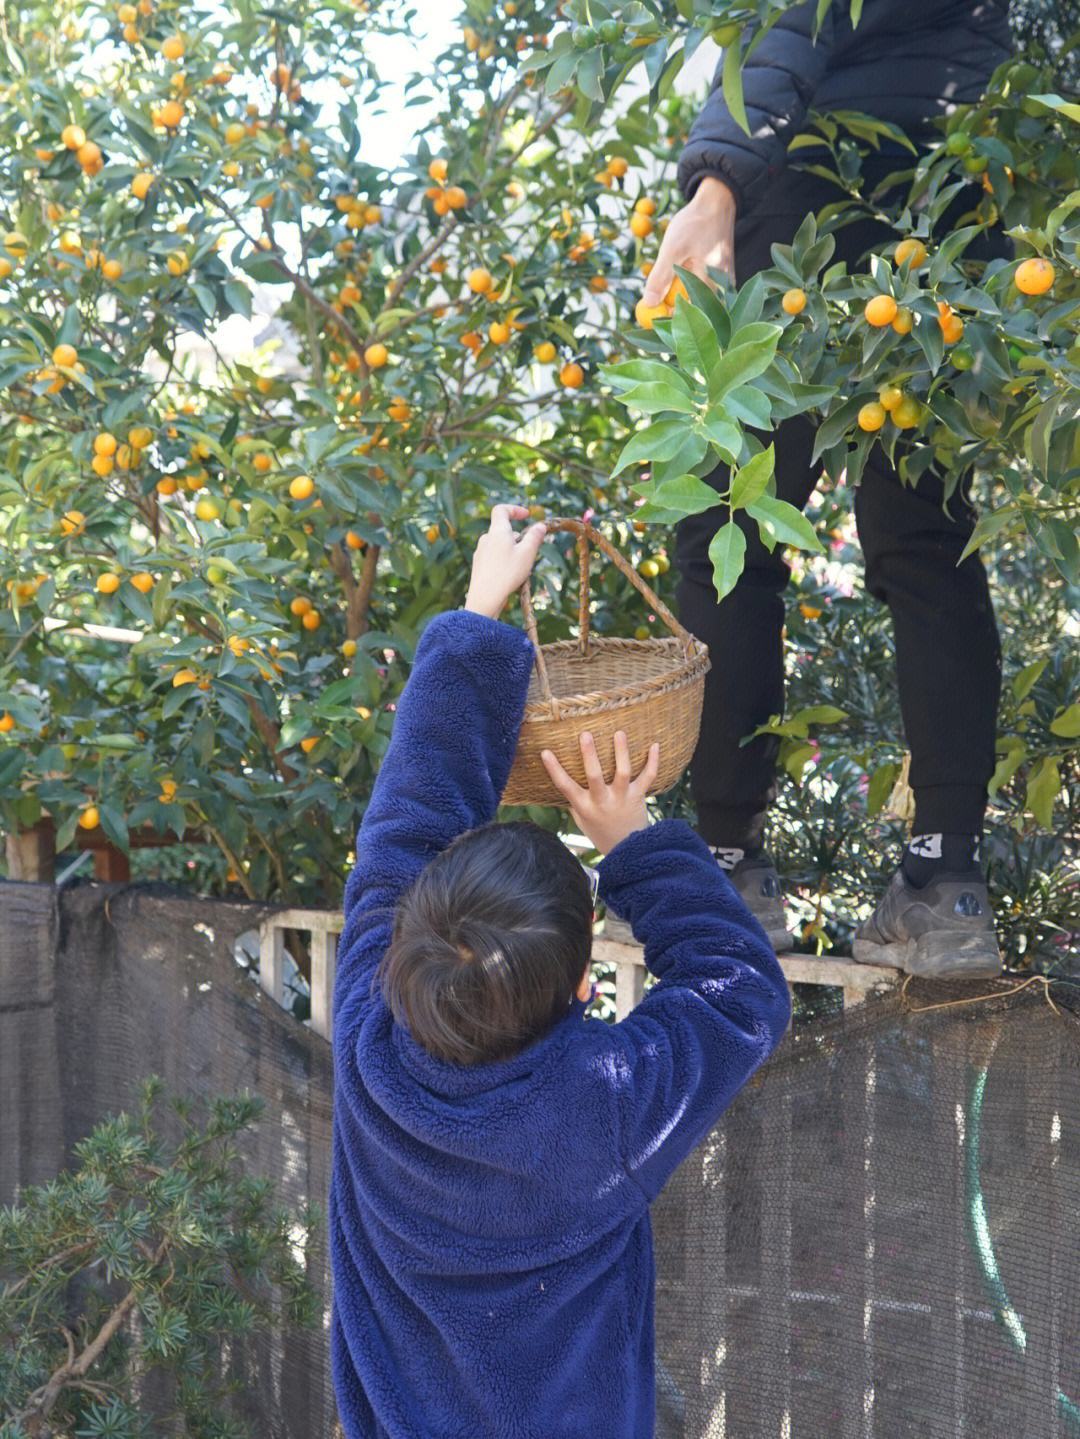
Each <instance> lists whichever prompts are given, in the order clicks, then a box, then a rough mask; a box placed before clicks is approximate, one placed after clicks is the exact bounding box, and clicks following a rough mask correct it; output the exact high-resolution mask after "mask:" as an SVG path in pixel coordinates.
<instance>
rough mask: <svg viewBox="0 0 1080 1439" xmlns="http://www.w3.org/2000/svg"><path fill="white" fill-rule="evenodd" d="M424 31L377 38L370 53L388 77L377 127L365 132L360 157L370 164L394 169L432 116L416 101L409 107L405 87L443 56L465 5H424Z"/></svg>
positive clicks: (362, 133)
mask: <svg viewBox="0 0 1080 1439" xmlns="http://www.w3.org/2000/svg"><path fill="white" fill-rule="evenodd" d="M424 12H425V14H424V23H425V27H426V28H425V30H424V33H423V34H420V35H414V36H411V37H406V36H404V35H393V36H373V37H372V39H371V40H370V42H369V46H370V54H371V55H372V58H373V59H374V60H375V61H376V64H377V68H378V71H379V74H380V75H382V76H384V77H385V78H386V80H387V81H388V83H387V85H386V88H385V90H384V91H383V93H382V98H383V103H384V105H385V107H386V113H385V115H383V116H382V117H380V119H379V122H378V123H377V124H375V125H366V126H364V127H363V129H362V132H361V143H360V154H361V157H362V158H363V159H364V160H366V161H368V163H370V164H372V165H380V166H386V167H388V168H391V167H393V166H394V165H395V164H396V163H397V162H398V161H399V160H400V159H401V157H402V156H403V155H405V154H406V153H407V152H408V151H409V150H410V148H411V147H412V144H413V141H414V139H415V137H416V135H417V133H418V132H419V130H420V129H421V128H422V127H423V125H424V122H425V120H426V119H427V117H428V116H429V115H430V114H431V108H430V107H429V106H425V105H416V106H411V107H408V108H406V106H405V104H404V101H405V92H404V85H405V83H406V81H408V80H409V79H411V78H412V76H414V75H417V74H425V73H426V72H428V71H429V70H430V69H431V68H432V64H433V62H434V58H435V56H436V55H438V54H440V53H441V51H443V50H444V49H445V48H446V46H447V45H448V44H449V43H450V41H451V39H452V38H453V37H454V35H455V34H457V33H458V32H459V31H460V28H461V9H460V6H458V5H456V4H446V3H439V4H432V3H430V0H428V3H427V4H425V5H424Z"/></svg>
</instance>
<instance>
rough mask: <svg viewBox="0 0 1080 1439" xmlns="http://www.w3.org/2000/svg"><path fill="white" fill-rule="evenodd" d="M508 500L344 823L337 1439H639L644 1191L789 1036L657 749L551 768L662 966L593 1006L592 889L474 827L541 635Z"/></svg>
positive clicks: (496, 829) (504, 830)
mask: <svg viewBox="0 0 1080 1439" xmlns="http://www.w3.org/2000/svg"><path fill="white" fill-rule="evenodd" d="M526 515H527V511H526V510H524V509H521V508H520V507H518V506H510V505H498V506H496V508H495V510H494V511H493V514H492V520H491V528H490V531H489V533H488V534H486V535H485V536H484V537H483V538H482V539H481V541H480V543H479V545H478V547H477V551H476V557H475V560H474V564H473V574H472V582H471V584H470V587H469V593H468V597H467V599H466V603H465V608H464V610H455V611H451V612H449V613H447V614H443V615H439V616H438V617H437V618H436V619H434V620H433V621H432V622H431V624H430V625H429V626H428V628H427V630H426V631H425V633H424V635H423V638H422V639H421V641H420V644H419V646H418V648H417V652H416V661H415V666H414V669H413V673H412V677H411V679H410V680H409V683H408V685H407V687H406V690H405V693H404V694H403V695H402V698H401V702H400V704H399V706H398V713H397V719H396V722H395V726H394V734H393V739H392V741H391V744H390V748H389V750H388V752H387V755H386V759H385V761H384V762H383V766H382V769H381V771H380V774H379V777H378V780H377V782H376V784H375V788H374V791H373V793H372V796H371V802H370V804H369V805H368V809H367V813H366V814H365V816H364V821H363V824H362V825H361V827H360V833H359V837H358V839H357V846H356V866H355V868H354V870H353V872H352V874H351V876H350V878H349V882H348V885H347V887H346V891H345V928H344V932H343V934H342V936H341V941H340V945H339V961H338V975H337V989H336V993H335V1020H334V1049H335V1061H336V1096H335V1113H334V1170H333V1180H332V1185H331V1194H330V1243H331V1249H332V1257H333V1267H334V1285H335V1292H334V1314H333V1333H332V1352H333V1373H334V1384H335V1388H336V1391H337V1398H338V1405H339V1410H340V1415H341V1421H342V1424H343V1426H344V1430H345V1433H346V1435H347V1436H348V1439H583V1436H586V1435H594V1436H596V1439H651V1436H652V1434H653V1429H654V1409H655V1389H654V1356H653V1338H654V1336H653V1279H654V1274H653V1255H652V1234H651V1229H650V1224H649V1204H650V1201H651V1200H653V1199H655V1197H656V1196H657V1194H658V1193H659V1192H660V1190H661V1189H662V1187H663V1185H664V1183H665V1181H666V1180H667V1179H668V1177H669V1176H670V1174H671V1173H672V1171H673V1170H674V1169H675V1168H676V1166H677V1165H678V1164H679V1163H680V1161H681V1160H682V1159H684V1158H685V1157H686V1155H687V1154H688V1153H689V1152H690V1151H691V1150H692V1149H693V1148H694V1147H695V1145H697V1144H698V1143H699V1142H700V1141H701V1140H702V1139H703V1138H704V1137H705V1135H706V1134H707V1133H708V1131H709V1130H710V1129H711V1128H712V1126H713V1125H714V1124H715V1122H716V1120H717V1117H718V1116H719V1115H720V1113H721V1112H722V1110H723V1109H724V1108H725V1107H726V1105H727V1104H728V1103H729V1102H730V1101H731V1099H732V1097H733V1096H734V1095H735V1094H736V1092H737V1091H738V1090H739V1088H740V1087H741V1086H742V1085H743V1084H744V1083H745V1082H746V1080H747V1078H748V1077H749V1076H750V1075H751V1074H752V1073H753V1071H754V1070H755V1069H756V1068H757V1067H758V1065H760V1064H761V1063H762V1061H763V1060H764V1059H765V1058H766V1057H767V1056H768V1054H769V1053H770V1052H771V1050H772V1049H773V1048H774V1046H775V1045H776V1043H777V1042H778V1040H779V1039H780V1037H781V1035H782V1034H783V1032H784V1030H785V1028H786V1027H787V1023H788V1019H789V1015H790V1004H789V999H788V990H787V985H786V983H785V981H784V976H783V974H782V972H781V970H780V967H779V965H778V964H777V962H776V958H775V956H774V954H773V951H772V948H771V946H770V945H769V943H768V941H767V939H766V937H765V933H764V931H763V930H762V929H761V927H760V925H759V924H758V923H757V921H756V920H755V919H753V918H752V916H751V915H750V912H749V910H747V909H746V907H745V906H744V904H743V903H742V901H741V900H740V899H739V897H738V896H737V894H736V892H735V890H734V889H733V888H732V885H731V883H730V881H729V880H728V879H727V878H726V876H725V875H724V873H723V872H722V871H721V870H720V868H719V867H718V865H717V863H716V860H715V859H714V858H713V856H712V855H711V854H710V853H709V851H708V849H707V848H706V847H705V845H704V843H703V842H702V841H701V840H700V839H698V838H697V836H696V835H695V834H694V832H693V831H692V830H691V829H690V828H689V826H688V825H686V824H684V823H683V822H682V821H681V820H665V821H663V822H661V823H658V824H654V825H652V826H651V827H650V826H649V824H648V820H647V817H646V810H645V795H646V793H647V790H648V787H649V784H650V782H651V780H652V778H653V777H654V776H655V774H656V764H657V757H658V747H657V746H655V745H654V746H653V749H652V753H651V754H650V757H649V762H648V764H647V766H646V768H645V770H644V771H643V772H642V773H641V774H640V775H639V776H638V777H637V779H632V778H631V774H630V766H629V755H628V751H627V747H626V742H625V736H623V737H622V738H621V739H620V741H619V744H618V749H617V755H618V770H617V773H616V775H615V777H614V779H613V780H612V782H611V783H610V784H605V783H604V780H603V775H602V773H601V771H600V766H599V762H598V760H597V756H596V751H595V748H594V747H593V746H592V744H591V742H590V741H589V740H588V739H587V738H586V737H584V736H583V737H582V753H583V756H584V758H585V762H586V766H587V772H588V774H589V786H588V788H587V789H582V788H579V787H578V786H577V785H576V784H575V783H574V782H573V780H571V779H570V777H569V776H568V775H566V773H565V772H564V771H563V770H562V768H561V767H560V766H559V765H558V763H557V762H556V761H555V759H554V757H553V756H548V757H546V758H545V763H546V764H547V766H548V770H549V773H550V774H551V776H552V778H553V780H555V782H556V783H557V785H558V787H559V789H560V791H561V792H562V794H563V795H564V796H565V797H566V799H567V800H568V802H569V803H570V805H571V806H572V809H573V812H574V816H575V819H576V822H577V823H578V824H579V825H580V827H581V828H582V830H584V832H585V833H586V834H587V835H588V836H589V837H590V838H591V839H592V840H593V842H594V843H595V845H596V846H597V848H598V849H599V850H601V851H603V852H604V853H605V854H606V856H607V857H606V858H605V859H604V861H603V863H602V865H601V867H600V894H601V895H602V896H603V898H604V900H605V902H606V903H607V904H608V905H610V906H611V908H612V909H613V910H614V911H615V912H617V913H618V914H620V915H623V916H625V917H626V918H627V919H628V920H629V921H630V923H631V925H632V926H633V930H634V933H635V935H636V936H637V937H638V938H639V939H640V940H641V941H642V942H643V944H644V946H645V959H646V963H647V965H648V967H649V969H650V970H651V971H652V972H653V973H654V974H655V975H657V976H658V977H659V980H660V983H659V984H657V985H656V986H655V988H653V989H652V990H650V992H649V993H648V994H647V995H646V996H645V998H644V999H643V1000H642V1002H641V1003H640V1004H639V1005H638V1007H637V1008H636V1009H635V1010H634V1012H633V1014H631V1015H630V1016H629V1017H628V1018H626V1019H624V1020H623V1021H622V1022H621V1023H620V1024H616V1025H611V1026H609V1025H606V1024H601V1023H599V1022H590V1023H585V1022H584V1016H585V1010H586V1007H587V1004H588V1001H589V998H590V988H589V951H590V945H591V940H592V917H593V916H592V897H591V895H590V886H589V882H588V879H587V878H586V875H585V872H584V871H583V869H582V868H581V866H580V865H579V864H578V862H577V861H576V860H575V859H574V858H573V856H572V855H571V854H570V852H569V851H568V850H567V849H566V848H565V847H564V846H563V845H562V844H561V843H560V842H559V840H558V839H557V838H556V837H555V836H554V835H552V834H550V833H548V832H547V831H545V830H542V829H539V828H538V827H536V826H534V825H531V824H524V823H518V824H504V825H495V824H493V823H492V820H493V819H494V816H495V811H496V808H497V806H498V803H499V796H500V794H501V793H502V790H503V786H504V784H505V782H506V778H507V775H508V774H509V771H510V765H511V762H512V760H513V757H514V749H515V745H516V743H517V736H518V731H519V728H520V725H521V720H522V715H523V712H524V707H525V697H526V691H527V689H528V684H529V675H530V672H531V670H532V667H533V652H532V648H531V646H530V644H529V641H528V639H527V638H526V637H525V635H524V634H523V633H522V632H521V631H519V630H517V629H513V628H511V627H510V626H508V625H504V624H502V623H500V622H499V620H498V616H499V615H500V614H501V612H502V609H503V607H504V605H505V603H506V601H507V599H508V598H509V597H510V596H511V595H512V594H513V593H514V592H515V591H516V590H517V588H518V587H519V586H520V585H521V583H522V582H523V581H524V580H525V579H526V578H527V577H528V575H529V572H530V571H531V569H532V565H533V562H534V560H535V558H536V553H537V550H538V549H539V546H540V543H541V541H542V539H543V537H544V527H543V525H533V526H531V527H530V528H529V529H527V530H525V531H524V532H523V533H522V534H520V535H517V534H515V532H514V530H513V528H512V525H511V520H513V519H523V518H525V517H526Z"/></svg>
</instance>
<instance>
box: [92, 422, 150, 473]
mask: <svg viewBox="0 0 1080 1439" xmlns="http://www.w3.org/2000/svg"><path fill="white" fill-rule="evenodd" d="M153 439H154V432H153V430H152V429H151V428H150V426H149V425H134V426H132V428H131V429H130V430H128V434H127V443H126V444H123V443H122V442H121V441H120V440H118V439H117V438H116V436H115V435H114V434H112V433H111V432H110V431H109V430H102V431H101V433H100V434H99V435H95V436H94V454H93V458H92V459H91V461H90V468H91V469H92V470H93V471H94V474H95V475H100V476H101V478H102V479H104V478H105V477H106V476H107V475H111V474H112V472H113V470H114V469H118V470H133V469H136V468H137V467H138V465H139V462H140V461H141V460H142V456H143V451H144V450H145V449H147V448H148V447H149V445H150V444H151V443H152V442H153Z"/></svg>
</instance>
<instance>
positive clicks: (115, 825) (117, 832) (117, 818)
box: [98, 800, 130, 853]
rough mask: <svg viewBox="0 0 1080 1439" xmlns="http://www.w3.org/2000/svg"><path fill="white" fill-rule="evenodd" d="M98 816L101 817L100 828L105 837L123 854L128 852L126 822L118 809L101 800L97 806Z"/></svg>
mask: <svg viewBox="0 0 1080 1439" xmlns="http://www.w3.org/2000/svg"><path fill="white" fill-rule="evenodd" d="M98 814H99V815H100V817H101V828H102V829H103V830H104V831H105V834H106V836H107V837H108V838H109V839H111V840H112V842H113V844H115V845H117V846H118V847H119V848H120V849H122V850H123V851H124V852H125V853H127V852H128V850H129V847H130V841H129V839H128V827H127V821H126V820H125V819H124V816H123V815H122V814H121V813H120V811H119V810H118V809H115V808H114V807H113V806H112V805H111V804H108V803H106V801H104V800H102V801H101V802H100V803H99V805H98Z"/></svg>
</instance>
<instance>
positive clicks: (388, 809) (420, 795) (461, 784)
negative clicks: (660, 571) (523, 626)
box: [334, 505, 545, 1011]
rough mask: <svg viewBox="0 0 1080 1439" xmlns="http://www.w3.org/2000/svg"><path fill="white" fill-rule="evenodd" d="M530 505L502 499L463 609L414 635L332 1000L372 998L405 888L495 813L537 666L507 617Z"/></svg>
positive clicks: (363, 841) (361, 844) (371, 806)
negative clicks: (520, 525)
mask: <svg viewBox="0 0 1080 1439" xmlns="http://www.w3.org/2000/svg"><path fill="white" fill-rule="evenodd" d="M527 514H528V511H527V510H525V509H522V508H521V507H520V506H516V505H496V507H495V509H494V510H493V511H492V517H491V528H490V529H489V531H488V533H487V534H486V535H484V536H483V538H482V539H481V540H480V543H479V545H478V546H477V550H476V555H475V558H474V560H473V572H472V580H471V582H470V585H469V594H468V597H467V600H466V605H465V608H464V609H462V610H450V611H448V612H447V613H445V614H441V615H438V616H437V617H436V618H435V619H434V620H432V621H431V623H430V624H429V625H428V627H427V629H426V630H425V631H424V634H423V636H422V638H421V640H420V644H419V645H418V646H417V650H416V659H415V662H414V664H413V670H412V674H411V675H410V677H409V681H408V684H407V685H406V686H405V689H404V691H403V693H402V695H401V698H400V700H399V701H398V708H397V716H396V719H395V721H394V732H393V736H392V738H391V740H390V746H389V748H388V750H387V752H386V757H385V759H384V760H383V763H382V767H381V769H380V770H379V775H378V778H377V779H376V781H375V786H374V788H373V790H372V795H371V800H370V802H369V803H368V807H367V810H366V812H365V814H364V819H363V823H362V824H361V825H360V830H359V834H358V835H357V840H356V864H355V865H354V867H353V871H352V873H351V874H350V876H349V879H348V882H347V884H346V886H345V905H344V908H345V927H344V930H343V932H342V935H341V939H340V941H339V945H338V973H337V982H336V986H335V998H334V1003H335V1011H340V1009H341V1006H342V1004H343V1003H345V1001H346V1000H347V999H348V998H349V997H350V996H356V997H358V998H360V999H366V998H367V986H369V985H370V981H371V975H372V972H373V970H374V966H375V964H376V963H377V962H378V960H379V958H380V957H381V955H382V952H383V951H384V950H385V948H386V945H387V943H388V942H389V931H390V927H391V924H392V920H393V909H394V905H395V904H396V903H397V900H398V898H399V897H400V895H401V894H402V893H403V892H404V891H405V890H406V889H407V888H408V887H409V885H410V884H412V882H413V880H414V879H415V878H416V876H417V875H418V874H419V873H420V871H421V870H422V869H423V868H424V866H425V865H427V864H428V863H429V862H430V861H431V860H432V859H434V857H435V856H436V855H437V854H438V853H439V852H440V851H441V850H443V849H445V848H446V846H447V845H448V844H449V843H450V842H451V840H453V839H455V838H456V837H457V836H458V835H459V834H463V833H464V832H465V831H466V830H469V829H475V828H476V827H477V826H478V825H482V824H487V823H488V822H489V821H490V820H492V819H494V817H495V811H496V809H497V808H498V804H499V797H500V795H501V794H502V791H503V789H504V788H505V785H506V780H507V777H508V776H509V773H510V766H511V764H512V763H513V758H514V751H515V749H516V747H517V740H518V732H519V730H520V728H521V720H522V716H523V713H524V709H525V698H526V694H527V693H528V687H529V676H530V674H531V672H532V667H533V649H532V645H531V644H530V642H529V640H528V638H527V637H526V635H524V634H523V633H522V632H521V631H520V630H516V629H513V628H511V627H510V626H509V625H503V624H500V623H498V616H499V615H500V614H501V612H502V610H503V607H504V606H505V604H506V601H507V599H508V598H509V597H510V595H512V594H513V593H514V591H515V590H516V589H518V588H519V586H520V585H521V584H522V583H523V582H524V580H525V579H526V578H527V576H528V574H529V572H530V571H531V569H532V566H533V563H534V562H535V560H536V554H537V551H538V549H539V547H540V543H541V541H542V540H543V538H544V533H545V530H544V526H543V525H542V524H540V525H532V526H530V527H529V528H528V529H527V530H524V531H523V532H521V533H520V534H518V533H515V531H514V529H513V527H512V524H511V521H512V520H514V519H523V518H525V517H526V516H527ZM361 989H363V993H361V992H360V991H361Z"/></svg>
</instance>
